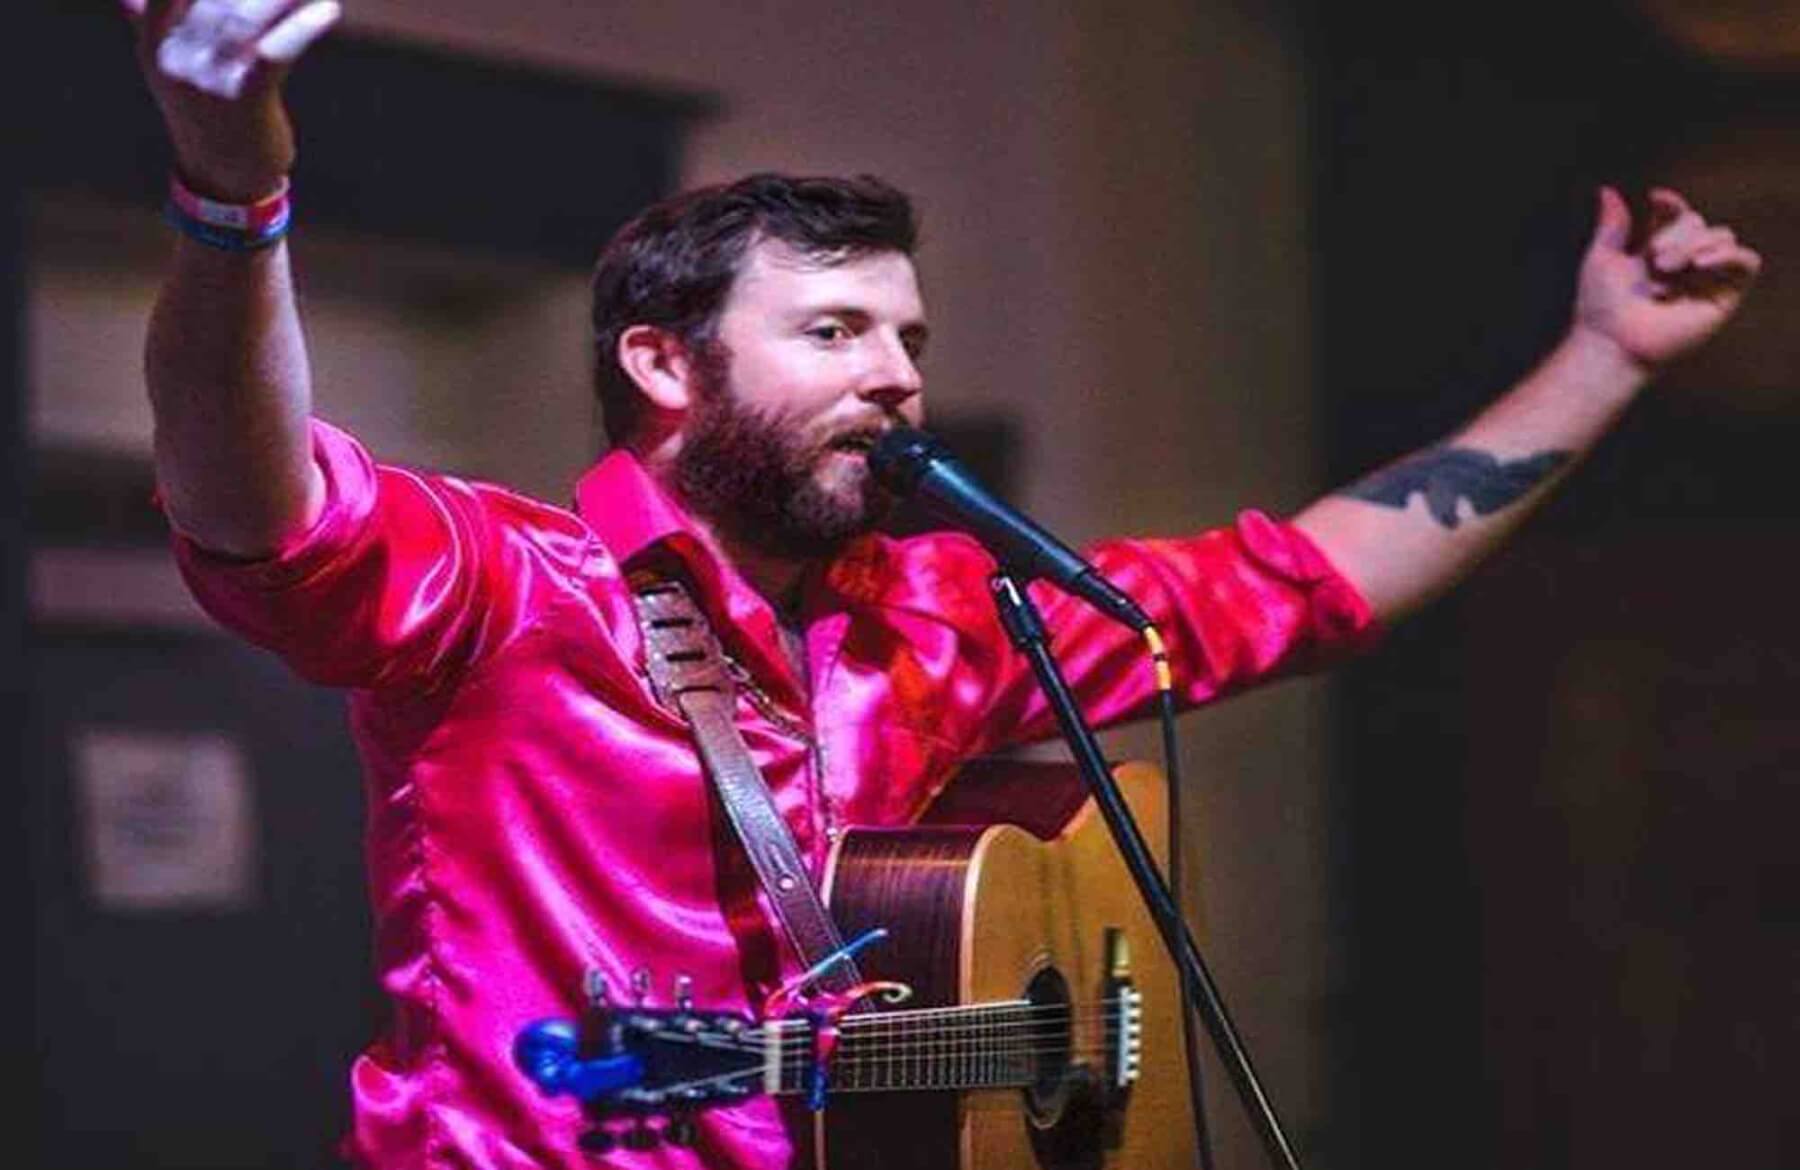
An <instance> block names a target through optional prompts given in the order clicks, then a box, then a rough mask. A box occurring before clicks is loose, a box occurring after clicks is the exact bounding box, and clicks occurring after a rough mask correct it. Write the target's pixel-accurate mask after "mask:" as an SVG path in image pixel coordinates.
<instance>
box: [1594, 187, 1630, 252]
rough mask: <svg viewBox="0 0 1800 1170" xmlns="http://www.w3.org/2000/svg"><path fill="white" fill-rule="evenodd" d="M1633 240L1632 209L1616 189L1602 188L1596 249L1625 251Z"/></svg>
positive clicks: (1596, 227) (1595, 237) (1595, 236)
mask: <svg viewBox="0 0 1800 1170" xmlns="http://www.w3.org/2000/svg"><path fill="white" fill-rule="evenodd" d="M1630 239H1631V208H1630V207H1629V206H1628V205H1627V204H1626V202H1625V197H1624V196H1623V195H1621V194H1619V191H1618V188H1616V187H1601V188H1600V210H1599V213H1598V214H1597V215H1596V217H1595V221H1594V242H1593V246H1594V247H1600V248H1609V249H1611V250H1613V251H1615V252H1622V251H1624V250H1625V245H1626V242H1627V241H1628V240H1630Z"/></svg>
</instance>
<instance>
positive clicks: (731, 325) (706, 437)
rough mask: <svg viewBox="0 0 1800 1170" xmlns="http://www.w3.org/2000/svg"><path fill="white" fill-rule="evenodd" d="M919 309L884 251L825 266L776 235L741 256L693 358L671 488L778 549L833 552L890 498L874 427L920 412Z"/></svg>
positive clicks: (732, 528) (917, 417) (895, 259)
mask: <svg viewBox="0 0 1800 1170" xmlns="http://www.w3.org/2000/svg"><path fill="white" fill-rule="evenodd" d="M926 333H927V330H926V326H925V312H924V307H923V304H922V302H921V298H920V295H919V284H918V277H917V275H916V273H915V272H914V270H913V265H912V261H910V260H909V259H907V258H906V257H905V256H903V255H900V254H899V253H894V252H879V253H873V254H870V255H866V256H855V257H852V258H849V259H846V260H843V261H841V262H839V263H836V264H830V265H827V264H822V263H820V262H819V261H817V260H813V259H809V258H807V257H806V256H804V255H802V254H801V253H799V252H796V251H794V250H793V249H792V248H789V247H787V246H786V245H784V244H781V243H779V242H775V241H767V240H765V241H763V242H760V243H758V244H756V245H754V246H753V247H752V248H751V249H750V251H749V253H748V254H747V255H746V256H745V259H744V263H743V266H742V268H741V269H740V271H739V273H738V276H737V279H736V281H735V282H734V283H733V285H732V288H731V292H730V294H729V295H728V296H727V297H726V300H725V305H724V308H723V310H722V311H721V313H720V317H719V324H718V332H717V344H716V345H715V346H714V347H713V348H712V349H711V350H710V351H709V352H707V353H705V354H701V355H697V361H696V365H697V367H698V369H697V374H696V382H697V386H696V393H695V396H694V398H695V401H694V405H693V407H692V412H691V414H690V415H689V418H688V421H687V424H686V428H685V433H684V435H683V438H682V447H681V451H680V454H679V455H678V456H677V457H676V462H675V473H676V486H677V488H678V489H679V490H680V491H681V493H682V495H683V496H684V497H685V498H686V500H687V501H688V503H689V505H690V506H691V507H693V508H695V510H696V511H698V512H700V513H701V514H702V515H705V516H706V517H708V518H709V519H710V520H712V521H713V522H714V523H715V524H718V525H720V526H721V527H722V529H723V530H724V532H725V534H726V535H728V536H730V537H732V538H734V539H736V540H739V541H742V542H744V543H747V544H749V545H752V546H754V547H756V548H758V549H761V550H762V551H766V552H770V553H774V554H777V555H782V556H792V557H815V556H824V555H829V554H830V553H831V552H833V551H835V550H836V549H837V548H838V547H839V546H840V545H842V544H843V542H844V541H845V540H847V539H849V538H850V537H852V536H855V535H858V534H860V533H862V532H865V531H867V530H868V529H869V527H870V526H871V525H873V524H874V523H875V522H876V521H877V520H879V519H880V518H881V515H882V514H883V513H884V512H885V511H886V508H887V506H888V504H889V502H890V501H889V500H888V499H887V497H886V494H885V493H884V492H882V491H881V490H880V489H879V488H878V487H877V486H876V485H875V484H874V482H873V480H872V479H871V478H870V476H869V469H868V463H867V451H868V447H869V444H870V443H871V442H872V441H873V439H874V437H875V436H876V435H877V434H879V433H880V432H881V431H882V430H885V429H887V428H889V427H892V426H896V425H906V426H917V425H918V424H919V423H920V422H921V421H922V419H923V402H922V399H921V397H920V391H921V390H922V388H923V380H922V378H921V377H920V374H919V369H918V365H917V361H918V358H919V356H920V355H921V354H922V353H923V351H924V348H925V340H926Z"/></svg>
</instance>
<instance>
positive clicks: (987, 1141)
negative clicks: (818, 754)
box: [516, 764, 1196, 1170]
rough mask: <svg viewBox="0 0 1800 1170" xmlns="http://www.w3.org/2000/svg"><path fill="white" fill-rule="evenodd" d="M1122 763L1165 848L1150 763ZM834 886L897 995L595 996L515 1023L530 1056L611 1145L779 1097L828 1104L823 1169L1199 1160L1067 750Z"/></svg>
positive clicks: (842, 865) (1150, 991) (1008, 771)
mask: <svg viewBox="0 0 1800 1170" xmlns="http://www.w3.org/2000/svg"><path fill="white" fill-rule="evenodd" d="M1118 776H1119V780H1120V783H1121V786H1122V787H1123V789H1124V792H1125V795H1126V799H1127V800H1128V801H1129V803H1130V804H1131V806H1132V810H1133V812H1134V813H1135V814H1136V816H1137V818H1138V820H1139V823H1140V824H1141V825H1142V827H1143V830H1144V835H1145V837H1146V839H1147V840H1148V841H1149V842H1150V843H1151V846H1152V848H1153V850H1154V851H1155V852H1156V854H1157V858H1158V860H1159V861H1163V860H1164V859H1165V858H1166V844H1167V840H1168V832H1169V827H1168V823H1167V815H1166V814H1167V804H1166V799H1165V796H1164V788H1163V780H1162V778H1161V776H1160V774H1159V773H1158V772H1157V770H1156V769H1155V768H1153V767H1150V766H1148V765H1143V764H1127V765H1124V766H1122V767H1121V768H1119V769H1118ZM824 892H825V895H826V900H827V902H828V903H829V905H830V907H831V910H832V915H833V917H834V918H835V919H836V921H837V922H838V925H839V927H840V928H841V930H842V932H843V934H844V937H846V938H855V937H858V936H860V935H863V934H864V933H865V932H867V931H870V930H873V929H875V928H878V927H879V928H885V929H886V931H887V934H888V937H887V938H886V939H885V940H883V941H882V942H881V943H880V944H879V945H877V946H873V947H870V948H869V949H867V950H865V951H864V952H863V953H861V954H859V955H858V957H857V963H858V965H859V967H860V968H861V970H862V973H863V974H864V976H865V977H866V978H868V979H869V980H871V981H882V982H891V983H896V984H903V985H905V986H906V987H907V988H908V989H910V995H909V996H908V997H907V998H906V1000H905V1002H904V1003H902V1004H898V1005H894V1004H892V1003H891V1000H890V1001H887V1002H884V1001H883V999H882V997H881V996H880V995H876V996H873V997H871V998H870V999H868V1000H865V1001H863V1003H862V1005H861V1006H860V1007H858V1008H857V1009H855V1010H851V1011H849V1012H847V1013H846V1014H843V1015H842V1016H841V1017H836V1018H830V1019H827V1018H824V1017H821V1016H819V1015H816V1014H814V1015H808V1014H806V1013H796V1014H790V1015H788V1016H786V1017H784V1018H781V1019H772V1020H755V1019H750V1018H747V1017H744V1016H741V1015H736V1014H732V1013H722V1012H708V1011H703V1010H696V1009H694V1008H692V1007H691V1006H688V1005H681V1006H679V1007H677V1008H675V1009H648V1008H631V1007H622V1006H617V1005H613V1004H610V1003H604V1002H602V1003H596V1004H594V1005H593V1006H591V1007H590V1008H589V1010H588V1012H587V1013H586V1014H585V1015H584V1017H583V1019H582V1021H581V1022H580V1024H579V1025H572V1024H569V1023H567V1022H557V1021H544V1022H540V1023H539V1024H537V1025H534V1026H533V1028H531V1029H528V1030H527V1031H526V1032H525V1033H522V1034H521V1036H520V1041H519V1044H518V1046H517V1050H516V1056H517V1058H518V1061H519V1063H520V1065H521V1067H522V1068H523V1069H524V1070H525V1071H526V1072H527V1074H528V1075H531V1076H532V1077H533V1079H534V1080H536V1081H537V1082H538V1084H539V1085H540V1087H542V1088H545V1089H546V1091H552V1092H566V1093H571V1094H574V1095H576V1096H579V1097H580V1098H581V1099H582V1101H583V1107H584V1109H585V1111H586V1113H587V1116H588V1117H589V1118H590V1119H591V1120H593V1121H594V1122H595V1124H596V1128H595V1130H594V1131H593V1137H594V1139H595V1140H596V1142H598V1143H601V1144H605V1143H609V1142H612V1141H615V1140H619V1139H618V1137H617V1135H618V1134H619V1133H620V1132H621V1131H620V1129H619V1125H620V1123H621V1122H622V1121H629V1122H630V1123H632V1124H633V1125H635V1126H636V1130H635V1132H636V1133H637V1134H638V1135H639V1136H640V1138H641V1137H643V1136H645V1135H646V1133H647V1130H646V1127H645V1126H644V1124H643V1122H644V1120H645V1119H647V1118H656V1119H658V1120H659V1126H658V1127H657V1128H656V1129H655V1130H654V1131H650V1132H654V1134H655V1135H656V1136H657V1137H659V1138H660V1139H661V1140H670V1141H677V1142H679V1141H682V1140H684V1137H685V1136H686V1135H688V1134H691V1115H692V1113H693V1112H694V1111H695V1110H698V1109H703V1108H706V1107H708V1106H710V1105H714V1104H718V1103H721V1102H729V1101H737V1100H742V1099H743V1098H744V1097H746V1096H749V1095H752V1094H757V1093H773V1094H801V1095H807V1096H810V1097H812V1098H813V1100H814V1103H815V1104H818V1103H820V1102H821V1100H822V1103H823V1106H824V1107H823V1108H822V1109H820V1110H818V1111H817V1112H816V1113H815V1114H814V1125H813V1147H814V1148H813V1150H812V1156H813V1159H814V1163H815V1165H817V1166H819V1167H821V1168H823V1167H830V1168H832V1170H849V1168H855V1170H914V1168H916V1170H947V1168H955V1170H1028V1168H1031V1167H1042V1168H1044V1170H1076V1168H1081V1170H1098V1168H1102V1167H1104V1168H1108V1170H1158V1168H1161V1167H1185V1166H1192V1165H1194V1164H1195V1161H1196V1159H1195V1150H1194V1129H1193V1123H1192V1117H1191V1110H1190V1105H1189V1098H1188V1091H1187V1081H1186V1077H1187V1069H1186V1066H1185V1064H1184V1062H1183V1059H1182V1051H1181V1016H1180V1011H1181V1006H1180V997H1179V994H1178V988H1177V982H1176V976H1175V971H1174V968H1173V966H1172V965H1171V964H1170V963H1169V961H1168V957H1167V955H1166V953H1165V952H1164V951H1163V948H1162V943H1161V940H1160V939H1159V938H1158V936H1157V933H1156V929H1155V927H1154V926H1153V925H1152V924H1151V922H1150V919H1149V916H1148V914H1147V912H1146V911H1145V910H1144V908H1143V905H1142V903H1141V901H1140V900H1139V898H1138V894H1137V890H1136V887H1135V886H1134V885H1133V883H1132V881H1131V878H1130V876H1129V875H1128V874H1127V872H1126V870H1125V866H1124V863H1123V862H1122V861H1120V860H1119V857H1118V854H1117V850H1116V848H1115V846H1114V844H1113V841H1112V838H1111V836H1110V835H1109V834H1108V832H1107V830H1106V826H1105V824H1104V823H1103V821H1102V819H1101V817H1100V815H1099V812H1098V810H1097V809H1095V808H1094V806H1093V804H1092V802H1091V801H1089V800H1087V799H1086V796H1085V792H1084V790H1083V788H1082V786H1081V782H1080V779H1079V777H1078V776H1077V775H1076V773H1075V770H1074V768H1073V767H1072V766H1063V765H1019V764H988V765H983V766H980V767H978V768H976V769H974V770H973V771H972V772H965V774H964V775H963V776H960V777H959V778H958V780H957V782H956V783H955V784H953V785H952V786H951V787H950V788H949V789H947V790H946V792H945V794H944V795H943V796H942V797H940V798H939V800H938V801H937V803H936V804H934V805H933V807H932V809H931V810H930V812H928V813H927V815H926V818H925V820H924V821H923V822H921V823H920V824H919V825H917V826H915V827H912V828H906V829H854V830H851V831H849V832H846V833H845V834H844V835H843V836H842V838H840V840H839V841H838V843H837V845H836V846H835V848H834V850H833V852H832V854H831V857H830V860H829V862H828V866H827V870H826V874H825V881H824ZM826 1055H828V1059H824V1058H822V1057H824V1056H826ZM609 1127H610V1128H609ZM628 1136H629V1135H628Z"/></svg>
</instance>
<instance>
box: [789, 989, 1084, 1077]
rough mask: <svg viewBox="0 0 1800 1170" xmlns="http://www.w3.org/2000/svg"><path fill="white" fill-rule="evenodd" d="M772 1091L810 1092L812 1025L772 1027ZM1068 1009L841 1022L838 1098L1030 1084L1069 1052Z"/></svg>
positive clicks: (1022, 1005)
mask: <svg viewBox="0 0 1800 1170" xmlns="http://www.w3.org/2000/svg"><path fill="white" fill-rule="evenodd" d="M764 1029H765V1039H766V1040H768V1041H769V1045H768V1053H769V1067H768V1069H767V1070H766V1075H765V1078H764V1084H765V1086H766V1087H767V1088H768V1089H769V1090H770V1091H773V1092H778V1093H797V1092H804V1091H805V1088H806V1077H807V1072H808V1069H809V1068H810V1065H811V1060H812V1043H813V1040H812V1030H813V1025H812V1023H811V1022H810V1021H808V1020H783V1021H770V1022H769V1023H767V1024H765V1025H764ZM1070 1031H1071V1009H1070V1006H1069V1005H1068V1004H1035V1003H1032V1002H1030V1001H1029V1000H1001V1001H996V1002H992V1003H982V1004H970V1005H967V1006H962V1007H949V1008H921V1009H918V1010H916V1011H905V1012H870V1013H866V1014H862V1015H854V1016H846V1017H844V1018H843V1019H842V1020H840V1021H839V1022H838V1034H839V1039H838V1045H837V1051H836V1054H835V1055H834V1056H833V1057H832V1060H831V1088H832V1091H834V1092H873V1091H878V1090H894V1089H983V1088H1005V1087H1017V1086H1022V1085H1028V1084H1030V1083H1031V1082H1032V1080H1033V1079H1034V1076H1035V1071H1036V1069H1037V1068H1038V1067H1039V1065H1040V1064H1041V1062H1042V1061H1044V1060H1045V1059H1046V1058H1051V1057H1055V1056H1057V1055H1059V1054H1060V1055H1063V1056H1064V1057H1066V1055H1067V1054H1068V1052H1069V1044H1070Z"/></svg>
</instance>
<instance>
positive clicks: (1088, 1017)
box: [738, 1000, 1121, 1045]
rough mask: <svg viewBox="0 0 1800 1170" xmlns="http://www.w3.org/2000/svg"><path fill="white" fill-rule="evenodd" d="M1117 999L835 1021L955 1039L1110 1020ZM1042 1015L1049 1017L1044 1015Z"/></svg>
mask: <svg viewBox="0 0 1800 1170" xmlns="http://www.w3.org/2000/svg"><path fill="white" fill-rule="evenodd" d="M1120 1002H1121V1001H1116V1000H1115V1001H1112V1002H1111V1003H1099V1004H1088V1005H1082V1006H1080V1007H1075V1008H1070V1007H1068V1006H1063V1005H1046V1006H1044V1007H1042V1008H1022V1009H1017V1010H1014V1011H1011V1012H1008V1013H1007V1014H1005V1015H1004V1016H999V1015H998V1014H996V1016H995V1017H994V1018H985V1017H984V1018H980V1019H963V1020H957V1021H950V1022H948V1023H938V1022H935V1021H932V1022H930V1023H931V1026H930V1027H929V1028H923V1027H919V1026H917V1025H918V1024H921V1023H926V1022H927V1021H924V1020H914V1019H906V1020H890V1019H876V1018H858V1017H856V1016H846V1017H845V1018H843V1019H842V1020H839V1021H838V1029H839V1031H840V1032H843V1033H846V1034H849V1033H854V1034H855V1035H856V1037H857V1038H858V1039H859V1040H860V1039H864V1038H867V1039H870V1040H876V1039H881V1038H892V1039H905V1040H911V1041H916V1042H920V1043H929V1042H931V1041H933V1040H936V1039H956V1038H961V1037H965V1036H977V1035H994V1034H997V1033H1001V1034H1003V1033H1007V1032H1016V1031H1018V1030H1019V1029H1020V1028H1034V1027H1037V1026H1039V1025H1040V1024H1043V1023H1046V1022H1049V1023H1055V1022H1056V1021H1058V1020H1068V1021H1071V1022H1076V1021H1079V1022H1083V1023H1086V1022H1091V1021H1093V1020H1095V1019H1100V1020H1102V1021H1110V1020H1113V1019H1116V1018H1117V1016H1116V1012H1115V1010H1114V1009H1115V1008H1117V1007H1118V1006H1119V1003H1120ZM1046 1017H1049V1018H1048V1019H1046ZM811 1026H812V1025H811V1021H810V1020H806V1019H799V1020H794V1021H791V1022H788V1021H773V1022H771V1023H768V1024H765V1025H764V1026H762V1027H759V1028H750V1029H746V1030H745V1031H743V1032H741V1033H739V1034H738V1035H739V1037H740V1038H743V1039H746V1040H749V1041H751V1042H754V1043H756V1044H758V1045H761V1044H764V1043H766V1042H767V1039H768V1036H769V1033H770V1030H771V1029H772V1030H773V1031H774V1033H775V1034H776V1036H777V1038H781V1037H782V1035H783V1034H784V1033H804V1031H805V1030H806V1029H808V1028H810V1027H811Z"/></svg>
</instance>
